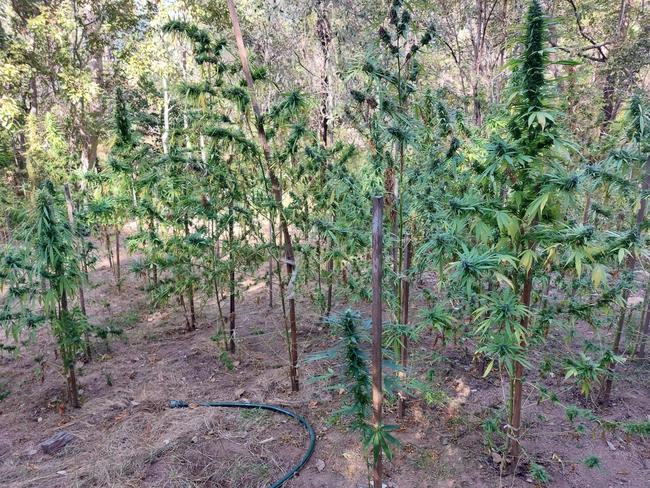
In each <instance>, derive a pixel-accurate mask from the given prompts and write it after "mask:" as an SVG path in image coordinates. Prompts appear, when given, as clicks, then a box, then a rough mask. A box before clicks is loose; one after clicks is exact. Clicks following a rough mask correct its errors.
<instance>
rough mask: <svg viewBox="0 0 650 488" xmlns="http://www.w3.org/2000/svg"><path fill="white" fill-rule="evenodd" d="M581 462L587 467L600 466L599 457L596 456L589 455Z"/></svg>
mask: <svg viewBox="0 0 650 488" xmlns="http://www.w3.org/2000/svg"><path fill="white" fill-rule="evenodd" d="M582 464H584V465H585V466H586V467H587V468H589V469H595V468H599V469H600V468H601V463H600V458H598V457H597V456H589V457H588V458H585V459H584V460H583V461H582Z"/></svg>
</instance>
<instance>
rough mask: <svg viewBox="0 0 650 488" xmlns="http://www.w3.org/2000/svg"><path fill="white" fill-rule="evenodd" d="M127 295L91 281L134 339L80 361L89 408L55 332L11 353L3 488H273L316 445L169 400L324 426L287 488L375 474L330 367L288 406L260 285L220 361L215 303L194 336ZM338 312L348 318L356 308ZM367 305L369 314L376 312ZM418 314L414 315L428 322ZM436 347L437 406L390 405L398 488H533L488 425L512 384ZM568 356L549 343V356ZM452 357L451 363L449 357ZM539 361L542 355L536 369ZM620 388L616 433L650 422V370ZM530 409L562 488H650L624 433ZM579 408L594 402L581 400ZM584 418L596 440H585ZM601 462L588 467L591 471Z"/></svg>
mask: <svg viewBox="0 0 650 488" xmlns="http://www.w3.org/2000/svg"><path fill="white" fill-rule="evenodd" d="M127 266H128V262H127V264H126V265H124V268H125V271H124V272H123V275H124V276H125V277H126V278H125V282H124V284H123V286H122V291H121V292H119V293H118V291H117V290H116V288H115V286H114V284H113V278H112V273H111V271H110V269H108V267H107V265H106V263H103V264H102V263H100V264H99V265H98V269H97V270H95V271H94V272H93V273H92V276H91V287H90V289H89V290H87V297H88V298H87V300H88V310H89V316H90V319H91V322H93V323H95V324H103V325H112V326H115V327H119V328H122V329H123V330H124V335H123V337H122V338H117V339H116V338H111V339H109V341H108V343H101V341H100V342H98V343H97V344H96V347H95V357H94V360H93V361H92V362H90V363H87V364H82V363H79V368H80V373H79V383H80V386H81V389H82V398H83V406H82V408H81V409H78V410H71V409H68V408H66V407H65V403H64V401H63V400H64V398H63V389H64V380H63V378H62V377H61V375H60V373H59V368H58V365H59V362H58V359H57V358H56V357H55V354H54V352H53V351H54V348H53V346H52V343H53V341H52V338H51V336H50V334H49V331H48V330H47V329H46V328H44V329H42V330H41V331H39V333H38V336H37V340H36V341H35V343H33V344H32V345H30V346H29V347H28V348H26V349H24V350H23V351H22V352H21V354H20V356H18V357H13V356H10V355H8V354H5V355H3V356H0V390H2V389H7V390H9V391H10V393H9V395H8V397H7V398H6V399H4V400H3V401H1V402H0V486H2V487H15V488H19V487H20V488H27V487H51V488H55V487H61V488H63V487H66V488H67V487H195V486H212V487H224V488H231V487H232V488H246V487H258V486H260V487H262V486H267V485H268V483H269V482H271V481H272V480H275V479H277V478H279V477H280V476H281V475H282V473H283V472H285V471H286V470H287V469H288V468H289V467H290V466H292V465H294V464H295V463H296V462H297V461H298V460H299V459H300V457H301V456H302V454H303V452H304V449H305V448H306V445H307V436H306V434H305V432H304V431H303V430H302V429H301V428H300V427H299V425H298V424H297V423H295V422H294V421H292V420H291V419H289V418H287V417H284V416H282V415H275V414H270V413H264V412H258V411H237V410H231V409H217V408H213V409H209V408H201V407H199V408H190V409H182V410H172V409H170V408H168V403H169V400H170V399H185V400H227V401H234V400H249V401H252V402H266V403H274V404H279V405H284V406H286V407H289V408H291V409H293V410H295V411H296V412H298V413H300V414H302V415H304V416H305V417H307V418H308V420H309V421H310V422H311V423H312V425H313V426H314V428H315V430H316V432H317V436H318V441H317V445H316V451H315V453H314V455H313V456H312V458H311V460H310V462H309V463H308V465H307V466H306V467H305V468H304V469H303V471H302V472H301V473H300V475H299V477H297V478H295V479H293V480H292V481H290V482H289V483H287V484H286V486H287V487H294V488H297V487H305V488H316V487H319V488H320V487H337V488H338V487H341V488H346V487H351V488H357V487H359V486H367V469H366V461H365V457H364V454H363V450H362V448H361V446H360V443H359V439H358V436H357V435H356V434H354V433H351V432H349V431H348V430H347V429H346V428H345V426H343V425H339V424H337V425H332V424H330V423H329V422H328V418H329V417H330V415H331V414H332V413H333V412H334V411H335V410H336V409H337V408H338V407H339V406H340V397H339V393H338V392H336V391H329V390H326V389H325V387H324V385H323V384H322V383H308V382H307V381H305V380H306V379H307V378H309V377H311V376H313V375H315V374H320V373H322V372H323V371H324V369H325V367H326V364H324V363H313V362H306V363H304V364H302V365H301V380H302V385H301V386H302V389H301V391H300V392H299V393H297V394H292V393H291V392H290V389H289V381H288V376H287V360H286V348H285V343H284V339H283V334H284V332H283V328H282V325H281V324H282V322H281V320H282V314H281V309H280V307H279V306H276V307H274V308H273V309H272V310H269V308H268V305H267V298H266V289H265V287H264V285H255V286H252V287H251V288H250V289H248V290H247V291H246V292H245V293H243V296H242V298H241V299H240V300H239V301H238V304H237V308H238V314H237V326H238V351H237V354H236V355H235V357H232V358H231V359H230V360H224V359H223V358H222V357H220V352H221V349H220V346H219V345H218V344H217V343H216V342H215V341H213V340H211V337H212V336H213V335H214V333H215V324H216V313H215V308H216V307H215V306H214V303H213V302H212V301H208V302H207V303H205V304H204V305H202V306H201V307H199V312H198V319H199V324H198V330H197V331H196V332H193V333H185V332H183V328H184V320H183V317H182V314H181V313H180V311H179V307H178V306H177V304H170V305H169V306H167V307H164V308H161V309H158V310H152V309H151V308H150V306H149V304H148V299H147V296H146V292H145V291H144V288H143V283H142V282H141V280H140V279H139V278H137V277H135V276H134V275H132V274H131V273H129V272H126V268H127ZM347 306H348V305H347V304H346V303H339V306H338V307H337V308H338V309H339V310H342V309H344V308H346V307H347ZM355 306H357V307H359V308H361V309H364V308H365V309H367V305H363V304H362V305H359V304H356V305H355ZM417 306H418V305H417V304H416V305H415V307H414V308H415V309H416V311H415V313H414V314H413V315H414V316H416V315H417ZM298 317H299V344H300V346H301V348H302V349H301V358H304V357H306V356H307V355H308V354H309V353H312V352H316V351H322V350H324V349H327V348H329V347H331V346H332V345H333V342H332V338H331V335H330V334H329V333H328V332H327V330H325V328H324V326H323V325H321V324H320V323H319V316H318V313H317V312H316V311H315V310H314V309H313V307H312V306H311V305H310V304H309V301H308V300H307V299H305V298H303V299H300V300H299V303H298ZM432 346H433V336H425V337H423V338H422V340H421V341H420V344H419V345H418V349H417V350H416V351H414V353H413V354H414V355H416V356H417V358H416V359H413V360H412V363H413V364H418V365H421V368H422V371H421V373H424V371H426V370H431V371H433V372H434V374H433V382H434V384H435V389H436V391H437V392H438V397H439V398H438V401H435V402H434V405H432V406H429V405H427V404H426V403H424V402H420V401H412V402H410V403H409V410H408V413H407V417H406V418H405V419H404V420H401V421H398V420H397V419H396V418H395V412H394V410H393V408H392V407H391V406H389V407H388V409H387V410H388V411H387V414H386V415H387V419H386V422H387V423H394V424H398V425H400V429H399V430H398V431H397V433H396V436H397V437H398V438H399V439H400V441H401V444H400V446H399V447H397V448H396V450H395V457H394V458H393V460H392V461H390V462H387V463H386V468H385V469H386V482H387V486H388V487H395V488H412V487H422V488H425V487H432V488H433V487H436V488H443V487H446V488H447V487H448V488H451V487H476V488H482V487H486V488H487V487H497V486H504V487H507V486H512V487H524V486H533V483H532V481H531V480H530V479H527V476H526V474H525V470H524V473H523V474H521V475H519V476H516V477H504V478H500V476H499V470H498V466H497V465H496V464H495V462H494V457H493V456H492V455H491V454H490V452H489V450H488V449H487V447H486V446H485V444H484V433H483V430H482V428H481V425H482V423H483V422H484V420H485V419H486V418H489V417H490V416H493V415H494V413H495V412H496V411H497V409H498V408H500V406H501V404H502V397H503V390H502V384H501V382H500V381H499V379H498V378H497V377H495V375H494V374H493V375H491V376H490V377H489V378H487V379H483V378H482V371H481V370H478V368H475V367H473V366H472V357H471V354H470V353H469V352H467V351H466V350H465V348H464V347H461V346H453V345H448V346H447V347H446V348H445V350H444V351H443V350H442V349H441V346H440V344H438V345H437V346H436V348H435V349H434V348H433V347H432ZM562 347H567V346H566V343H565V342H563V341H561V340H560V339H559V338H554V337H551V341H550V343H549V349H548V350H547V351H546V353H547V354H550V355H551V356H553V355H554V348H562ZM443 353H444V354H443ZM534 360H535V361H537V362H535V361H534V364H538V361H539V360H541V357H540V358H534ZM620 373H621V378H620V380H619V381H618V382H617V383H616V385H615V390H614V395H613V397H614V398H613V404H612V405H611V406H610V407H608V408H607V409H606V410H604V411H600V412H598V415H599V416H601V417H602V418H604V419H607V420H612V421H643V420H648V418H649V415H650V409H649V405H650V401H649V400H650V385H649V383H650V382H649V381H648V380H649V378H650V372H649V368H648V366H647V365H646V366H645V367H644V366H640V365H638V364H637V365H626V366H625V367H624V368H622V369H620ZM538 376H539V375H538V374H537V371H535V370H533V371H531V372H529V378H531V379H534V380H535V381H536V382H537V383H538V384H546V385H548V386H549V388H551V389H553V390H554V391H557V392H558V394H559V397H560V401H561V402H562V403H564V404H577V405H582V406H588V405H586V404H584V402H583V400H582V399H581V397H580V395H579V393H578V392H577V391H576V389H575V388H573V387H570V385H569V384H568V383H564V382H563V380H562V373H561V372H560V371H559V370H558V371H557V373H555V374H554V375H552V376H549V377H547V378H546V379H543V378H540V377H538ZM526 391H527V393H528V397H527V403H526V406H525V407H526V408H525V419H524V420H525V428H526V440H525V442H524V447H525V449H526V452H527V454H528V455H530V456H532V457H534V459H535V460H536V461H537V463H539V464H540V465H543V466H544V468H545V469H546V470H547V471H548V473H549V474H550V475H551V477H552V481H551V483H550V486H554V487H560V488H563V487H567V488H568V487H580V488H608V487H616V486H625V487H629V488H645V487H648V486H650V442H649V441H648V440H645V439H642V438H639V437H637V436H627V435H625V434H622V433H621V432H620V431H618V430H615V431H607V430H602V429H600V428H596V427H595V426H594V424H593V423H591V422H587V421H584V420H577V421H575V422H574V424H573V425H572V424H571V423H570V422H569V421H568V420H567V418H566V415H565V412H564V410H563V409H562V408H559V407H557V406H555V405H552V404H550V403H548V402H547V403H542V404H540V405H538V404H537V395H536V392H535V390H533V389H531V388H530V387H528V388H527V390H526ZM581 402H582V403H581ZM580 422H583V423H584V424H585V432H584V433H582V434H578V433H576V429H575V424H577V423H580ZM60 430H66V431H68V432H71V433H72V434H74V436H75V439H74V440H73V441H72V442H71V443H70V444H68V445H67V446H66V447H65V448H64V449H63V450H61V451H60V452H58V453H56V454H55V455H53V456H49V455H46V454H43V453H42V452H41V451H40V450H39V449H38V446H39V444H40V443H41V442H42V441H43V440H45V439H47V438H48V437H50V436H51V435H52V434H54V433H55V432H58V431H60ZM590 456H597V457H598V458H599V459H600V464H601V466H600V467H596V468H592V469H590V468H587V467H586V466H585V465H584V463H583V460H584V459H585V458H588V457H590Z"/></svg>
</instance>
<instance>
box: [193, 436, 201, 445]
mask: <svg viewBox="0 0 650 488" xmlns="http://www.w3.org/2000/svg"><path fill="white" fill-rule="evenodd" d="M197 442H199V438H198V437H197V436H194V437H192V443H193V444H196V443H197Z"/></svg>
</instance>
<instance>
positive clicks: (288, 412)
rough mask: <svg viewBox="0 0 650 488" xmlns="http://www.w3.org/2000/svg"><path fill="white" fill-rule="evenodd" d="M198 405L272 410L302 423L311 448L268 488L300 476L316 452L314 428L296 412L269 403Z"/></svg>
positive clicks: (174, 403)
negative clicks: (299, 473) (299, 472)
mask: <svg viewBox="0 0 650 488" xmlns="http://www.w3.org/2000/svg"><path fill="white" fill-rule="evenodd" d="M196 405H199V406H201V407H234V408H259V409H261V410H270V411H271V412H276V413H281V414H283V415H287V416H289V417H291V418H294V419H296V420H297V421H298V422H300V424H301V425H302V426H303V427H304V428H305V430H306V431H307V433H308V434H309V447H308V448H307V452H306V453H305V455H304V456H303V457H302V459H301V460H300V462H299V463H298V464H296V465H295V466H294V467H293V468H291V470H290V471H289V472H287V474H285V475H284V476H283V477H282V478H280V479H279V480H278V481H275V482H273V483H272V484H270V485H269V487H268V488H280V487H281V486H282V485H284V484H285V483H286V482H287V481H289V480H290V479H291V478H293V477H294V476H295V475H296V474H298V471H300V470H301V469H302V468H303V467H304V466H305V464H307V461H309V458H310V457H311V455H312V454H313V452H314V447H316V433H315V432H314V429H313V427H312V426H311V425H310V424H309V422H307V420H306V419H305V418H304V417H302V416H300V415H298V414H297V413H295V412H292V411H291V410H286V409H284V408H282V407H278V406H276V405H269V404H268V403H243V402H202V403H197V404H196ZM189 406H190V404H189V403H187V402H186V401H183V400H171V401H170V402H169V407H170V408H187V407H189Z"/></svg>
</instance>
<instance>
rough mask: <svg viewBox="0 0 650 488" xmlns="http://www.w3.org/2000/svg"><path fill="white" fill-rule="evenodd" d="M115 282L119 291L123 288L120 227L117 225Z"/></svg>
mask: <svg viewBox="0 0 650 488" xmlns="http://www.w3.org/2000/svg"><path fill="white" fill-rule="evenodd" d="M115 282H116V283H117V291H121V290H122V270H121V268H120V229H119V228H117V227H115Z"/></svg>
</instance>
